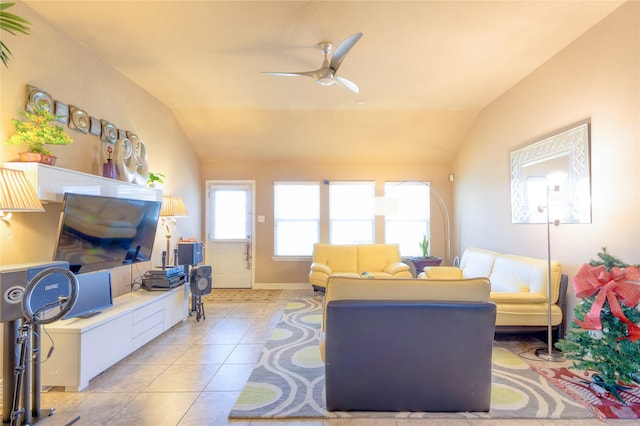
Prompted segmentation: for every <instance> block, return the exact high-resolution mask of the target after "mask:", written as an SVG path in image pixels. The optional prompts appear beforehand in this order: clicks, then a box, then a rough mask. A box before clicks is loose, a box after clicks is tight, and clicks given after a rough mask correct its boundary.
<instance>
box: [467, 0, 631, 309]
mask: <svg viewBox="0 0 640 426" xmlns="http://www.w3.org/2000/svg"><path fill="white" fill-rule="evenodd" d="M639 22H640V3H639V2H636V1H633V2H628V3H626V4H624V5H623V6H621V7H620V8H619V9H617V10H616V11H615V12H614V13H612V14H611V15H610V16H608V17H607V18H605V19H604V20H603V21H601V22H600V23H598V24H597V25H596V26H594V27H593V28H592V29H590V30H589V31H588V32H586V33H585V34H584V35H582V36H581V37H580V38H578V39H577V40H575V42H573V43H572V44H570V45H569V46H568V47H567V48H565V49H563V50H562V51H561V52H559V53H558V54H557V55H556V56H554V57H553V58H552V59H550V60H549V61H548V62H547V63H546V64H544V65H543V66H541V67H540V68H539V69H537V70H536V71H534V72H533V73H531V74H530V75H529V76H527V77H526V78H525V79H523V80H522V81H521V82H520V83H519V84H517V85H516V86H514V87H513V88H512V89H510V90H509V91H508V92H506V93H504V94H503V95H502V96H501V97H499V98H498V99H496V100H495V101H494V102H493V103H492V104H490V105H489V106H488V107H487V108H485V109H484V110H483V111H482V112H481V113H480V114H479V116H478V119H477V121H476V123H475V125H474V126H473V128H472V130H471V131H470V133H469V135H468V138H467V140H466V141H465V142H464V144H463V146H462V147H461V149H460V152H459V153H458V156H457V159H456V163H455V166H454V168H455V171H456V184H455V185H456V188H455V205H456V224H457V230H456V231H457V232H456V235H457V236H458V244H457V247H458V249H459V251H460V253H462V251H464V249H465V248H466V247H469V246H474V247H481V248H486V249H491V250H496V251H500V252H506V253H514V254H521V255H526V256H535V257H540V258H546V247H547V246H546V244H547V240H546V227H545V225H533V224H531V225H529V224H512V223H511V215H510V192H509V191H510V182H509V179H510V175H509V172H510V164H509V161H510V160H509V153H510V151H512V150H514V149H516V148H520V147H522V146H523V145H526V144H527V143H528V142H532V141H535V140H536V139H537V138H539V137H541V136H543V135H547V134H549V133H551V132H553V131H554V130H556V129H560V128H562V127H565V126H567V125H570V124H572V123H575V122H577V121H580V120H582V119H585V118H590V119H591V182H592V213H593V216H592V223H591V224H584V225H578V224H575V225H562V226H560V227H558V228H552V230H551V252H552V257H553V258H555V259H558V260H559V261H560V263H561V264H562V267H563V271H564V272H565V273H568V274H569V276H570V277H571V276H572V275H573V274H575V272H576V271H577V269H578V268H579V267H580V266H581V265H582V264H583V263H585V262H588V261H589V260H590V259H594V258H596V256H597V252H598V251H599V250H600V248H601V247H603V246H606V247H607V248H608V251H609V252H610V253H611V254H613V255H614V256H617V257H619V258H621V259H622V260H624V261H626V262H627V263H633V264H636V263H640V191H639V190H638V184H639V183H640V167H638V165H639V164H640V67H639V62H640V59H639V58H640V25H638V23H639ZM514 60H517V58H514ZM569 293H570V296H571V297H570V303H571V304H572V305H573V303H574V302H575V296H574V295H573V289H572V288H571V286H570V288H569ZM571 313H572V309H571Z"/></svg>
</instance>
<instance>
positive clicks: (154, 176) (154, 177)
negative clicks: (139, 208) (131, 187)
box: [147, 172, 165, 188]
mask: <svg viewBox="0 0 640 426" xmlns="http://www.w3.org/2000/svg"><path fill="white" fill-rule="evenodd" d="M164 178H165V175H163V174H162V173H154V172H149V177H148V178H147V186H149V187H151V188H155V186H156V183H164Z"/></svg>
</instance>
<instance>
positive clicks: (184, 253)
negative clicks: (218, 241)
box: [178, 241, 204, 265]
mask: <svg viewBox="0 0 640 426" xmlns="http://www.w3.org/2000/svg"><path fill="white" fill-rule="evenodd" d="M203 251H204V244H202V243H201V242H186V241H185V242H179V243H178V265H197V264H198V263H202V256H203Z"/></svg>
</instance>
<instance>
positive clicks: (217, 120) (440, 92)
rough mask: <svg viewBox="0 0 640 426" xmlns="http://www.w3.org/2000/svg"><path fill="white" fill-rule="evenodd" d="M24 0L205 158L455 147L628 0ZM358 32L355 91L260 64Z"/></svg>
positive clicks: (305, 57)
mask: <svg viewBox="0 0 640 426" xmlns="http://www.w3.org/2000/svg"><path fill="white" fill-rule="evenodd" d="M25 3H26V4H27V5H28V6H29V7H31V8H32V9H33V10H35V11H36V12H37V13H39V14H40V15H42V16H43V17H44V18H45V19H47V20H48V21H50V22H51V23H52V24H53V25H54V26H56V27H58V29H59V30H60V31H62V32H64V33H66V34H68V35H69V36H70V37H71V38H73V39H75V40H76V41H77V42H78V43H80V44H82V45H84V46H86V47H87V48H89V49H91V50H92V51H93V52H94V54H95V55H96V56H97V57H98V58H100V59H101V60H102V61H104V62H105V63H107V64H109V65H110V66H112V67H113V68H114V69H116V70H118V71H119V72H121V73H122V74H124V75H125V76H127V77H128V78H129V79H131V80H132V81H133V82H135V83H136V84H137V85H139V86H140V87H142V88H143V89H145V90H146V91H148V92H149V93H151V94H152V95H153V96H155V97H156V98H158V99H159V100H160V101H162V102H163V103H165V104H166V105H167V106H168V107H169V108H170V109H171V110H172V111H173V112H174V114H175V115H176V117H177V119H178V121H179V123H180V125H181V127H182V128H183V131H184V133H185V134H186V136H187V138H188V139H189V140H190V141H191V143H192V144H193V146H194V149H195V150H196V152H197V154H198V155H199V157H200V158H201V159H203V161H207V159H210V158H227V159H238V160H245V161H247V160H249V161H254V160H261V161H282V160H297V159H302V158H314V159H318V160H324V159H334V160H335V159H338V160H339V159H344V160H347V161H348V160H349V159H353V158H356V157H357V158H360V159H363V160H364V161H380V160H384V159H388V158H390V157H391V155H392V153H393V152H394V151H397V150H398V149H403V150H411V152H413V153H415V154H413V155H415V158H416V160H424V159H432V160H435V161H450V160H451V159H452V158H453V155H454V154H455V151H456V149H457V147H458V145H459V144H460V142H461V141H462V139H463V138H464V135H465V133H466V132H467V131H468V129H469V127H470V126H471V125H472V123H473V120H474V118H475V116H476V114H477V113H478V111H480V110H481V109H482V108H483V107H485V106H486V105H487V104H489V103H490V102H491V101H493V100H494V99H496V98H497V97H498V96H500V95H501V94H502V93H504V92H505V91H506V90H508V89H509V88H510V87H512V86H513V85H515V84H516V83H518V81H520V80H521V79H523V78H524V77H525V76H526V75H527V74H529V73H530V72H532V71H533V70H534V69H536V68H537V67H538V66H540V65H541V64H543V63H544V62H545V61H547V60H548V59H549V58H551V57H552V56H553V55H555V54H556V53H557V52H558V51H560V50H561V49H562V48H563V47H565V46H566V45H568V44H569V43H570V42H571V41H573V40H575V39H576V38H577V37H579V36H580V35H581V34H582V33H584V32H585V31H586V30H588V29H589V28H590V27H591V26H593V25H594V24H595V23H597V22H598V21H599V20H601V19H603V18H604V17H605V16H606V15H608V14H609V13H611V12H612V11H613V10H614V9H615V8H617V7H618V6H619V5H620V4H622V3H623V2H622V1H613V0H602V1H579V0H568V1H545V0H527V1H524V0H521V1H519V0H513V1H482V0H471V1H281V2H273V1H253V2H250V1H207V0H201V1H177V0H172V1H126V0H124V1H122V0H119V1H93V0H92V1H55V0H47V1H38V0H26V1H25ZM357 32H361V33H363V36H362V38H361V39H360V40H359V41H358V42H357V43H356V45H355V46H354V47H353V49H352V50H351V51H350V52H349V54H348V55H347V56H346V59H345V60H344V62H343V63H342V65H341V67H340V70H339V72H338V75H341V76H342V77H345V78H347V79H349V80H351V81H353V82H354V83H356V84H357V85H358V86H359V88H360V93H359V94H354V93H352V92H351V91H349V90H346V89H344V88H342V87H339V86H337V85H333V86H328V87H323V86H320V85H318V84H317V83H316V82H315V81H314V80H313V79H311V78H308V77H276V76H271V75H266V74H263V72H264V71H310V70H314V69H317V68H319V67H320V65H321V63H322V54H321V52H320V51H319V50H318V49H317V47H316V44H317V43H319V42H322V41H330V42H333V43H334V44H336V45H337V44H339V43H340V42H341V41H342V40H344V39H345V38H347V37H348V36H350V35H351V34H354V33H357ZM265 141H266V142H267V143H265ZM274 141H277V143H275V142H274Z"/></svg>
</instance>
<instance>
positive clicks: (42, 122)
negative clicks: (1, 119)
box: [6, 108, 73, 166]
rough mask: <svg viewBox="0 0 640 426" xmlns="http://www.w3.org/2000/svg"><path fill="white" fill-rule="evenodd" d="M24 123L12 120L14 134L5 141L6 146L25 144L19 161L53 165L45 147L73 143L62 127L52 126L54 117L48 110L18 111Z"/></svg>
mask: <svg viewBox="0 0 640 426" xmlns="http://www.w3.org/2000/svg"><path fill="white" fill-rule="evenodd" d="M19 114H20V115H22V117H24V119H25V121H20V120H16V119H13V120H11V121H12V122H13V126H14V127H15V129H16V134H15V135H13V136H11V137H10V138H9V140H7V141H6V143H8V144H13V145H19V144H21V143H25V144H27V146H28V151H27V152H21V153H19V154H20V161H34V162H39V163H44V164H50V165H52V166H53V165H54V164H55V161H56V157H55V156H54V155H53V154H52V153H51V151H49V150H48V149H47V148H46V147H45V145H68V144H70V143H72V142H73V139H71V136H69V135H68V134H67V133H66V132H65V131H64V129H63V128H62V126H60V125H58V124H53V123H52V122H55V121H56V118H57V117H56V116H55V115H54V114H53V113H51V112H50V111H48V110H45V109H40V108H37V109H35V110H34V111H33V112H30V111H19Z"/></svg>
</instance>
